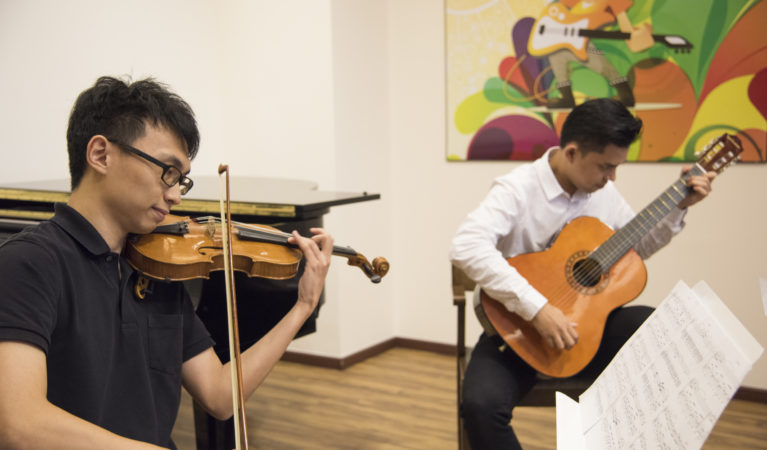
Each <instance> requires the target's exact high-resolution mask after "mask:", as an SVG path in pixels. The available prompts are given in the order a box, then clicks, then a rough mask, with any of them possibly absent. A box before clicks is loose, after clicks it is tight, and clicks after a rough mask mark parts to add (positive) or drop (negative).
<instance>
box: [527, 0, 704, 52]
mask: <svg viewBox="0 0 767 450" xmlns="http://www.w3.org/2000/svg"><path fill="white" fill-rule="evenodd" d="M593 22H594V20H593V18H592V17H591V16H589V15H586V14H574V13H573V12H572V11H571V10H568V9H567V8H565V7H564V6H563V5H561V4H559V3H555V4H552V5H551V6H549V7H548V8H546V10H545V11H544V14H543V15H542V16H541V17H540V18H539V19H538V20H537V21H536V22H535V25H533V29H532V31H531V33H530V40H529V41H528V43H527V50H528V52H529V53H530V54H531V55H533V56H546V55H548V54H550V53H552V52H554V51H556V50H559V49H562V48H566V49H568V50H570V51H571V52H573V53H574V54H575V56H577V57H578V59H580V60H586V58H587V53H586V43H587V42H588V39H589V38H597V39H621V40H629V39H630V38H631V34H630V33H625V32H622V31H605V30H598V29H592V27H594V25H593V24H592V23H593ZM650 36H652V39H653V41H654V42H655V43H658V44H663V45H665V46H666V47H668V48H670V49H674V50H675V51H677V52H689V51H690V50H691V49H692V44H691V43H690V41H688V40H687V39H685V38H683V37H682V36H678V35H673V34H670V35H667V34H651V35H650Z"/></svg>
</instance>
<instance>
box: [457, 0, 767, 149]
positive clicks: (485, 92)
mask: <svg viewBox="0 0 767 450" xmlns="http://www.w3.org/2000/svg"><path fill="white" fill-rule="evenodd" d="M616 11H618V12H621V13H623V14H619V13H616ZM623 20H627V21H628V23H629V26H630V27H629V29H631V28H632V27H633V28H646V30H647V35H648V36H651V37H652V38H651V40H650V41H649V44H647V46H645V47H644V48H638V47H637V46H636V45H633V46H632V45H631V41H633V39H632V40H629V39H628V36H629V35H628V34H625V32H624V31H625V25H626V23H625V22H624V23H621V21H623ZM445 27H446V52H447V54H446V59H447V158H448V160H450V161H467V160H517V161H525V160H532V159H536V158H537V157H538V156H540V155H541V154H542V153H543V152H545V151H546V149H547V148H548V147H550V146H553V145H557V144H558V143H559V138H558V135H559V130H560V129H561V127H562V123H563V122H564V119H565V118H566V117H567V114H568V113H569V111H570V110H571V109H572V106H570V105H571V103H570V100H569V97H568V96H569V95H572V101H573V102H574V104H576V105H577V104H580V103H582V102H583V101H585V100H586V99H589V98H599V97H614V98H616V99H619V100H621V101H623V102H624V103H625V104H626V105H627V106H629V109H630V110H631V111H632V112H633V113H634V114H636V115H637V116H638V117H640V118H641V119H642V120H643V122H644V124H645V127H644V130H643V132H642V135H641V137H640V139H638V140H637V141H636V142H635V143H634V144H632V146H631V149H630V152H629V161H695V159H696V158H695V156H694V154H695V152H696V151H698V150H700V149H701V148H703V147H704V146H705V144H706V143H707V142H709V141H711V140H712V139H714V138H716V137H717V136H720V135H721V134H723V133H730V134H735V135H737V136H738V137H739V138H740V141H741V142H742V143H743V148H744V151H743V154H742V160H743V161H750V162H765V161H767V154H766V152H767V2H766V1H763V0H634V1H633V2H632V1H631V0H590V1H586V0H560V1H553V2H552V1H544V0H446V10H445ZM622 29H623V31H622ZM592 55H595V56H593V57H592ZM597 58H598V59H597ZM584 60H588V61H591V62H588V63H587V62H584ZM594 61H597V63H595V62H594ZM563 67H564V68H565V69H566V72H563V70H564V69H563ZM555 73H556V74H557V76H555ZM558 78H562V79H565V80H564V81H563V80H560V79H558Z"/></svg>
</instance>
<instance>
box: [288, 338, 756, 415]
mask: <svg viewBox="0 0 767 450" xmlns="http://www.w3.org/2000/svg"><path fill="white" fill-rule="evenodd" d="M394 347H403V348H412V349H414V350H424V351H428V352H432V353H440V354H445V355H455V354H456V350H455V345H453V344H442V343H439V342H430V341H422V340H419V339H408V338H401V337H395V338H391V339H388V340H386V341H383V342H380V343H378V344H376V345H373V346H372V347H368V348H366V349H363V350H360V351H358V352H357V353H354V354H351V355H349V356H347V357H345V358H332V357H329V356H317V355H311V354H308V353H300V352H291V351H288V352H285V354H284V355H283V356H282V360H283V361H290V362H295V363H300V364H306V365H309V366H319V367H327V368H331V369H338V370H343V369H346V368H349V367H351V366H353V365H354V364H357V363H358V362H361V361H364V360H366V359H368V358H370V357H372V356H376V355H378V354H380V353H383V352H385V351H386V350H389V349H392V348H394ZM733 398H736V399H738V400H746V401H750V402H756V403H767V389H757V388H751V387H740V388H739V389H738V390H737V391H736V392H735V396H734V397H733Z"/></svg>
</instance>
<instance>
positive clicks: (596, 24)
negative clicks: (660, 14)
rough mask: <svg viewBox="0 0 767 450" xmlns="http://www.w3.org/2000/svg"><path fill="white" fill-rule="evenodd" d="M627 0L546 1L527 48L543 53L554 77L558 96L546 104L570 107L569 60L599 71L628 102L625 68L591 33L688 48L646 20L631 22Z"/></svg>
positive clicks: (638, 47)
mask: <svg viewBox="0 0 767 450" xmlns="http://www.w3.org/2000/svg"><path fill="white" fill-rule="evenodd" d="M631 5H632V2H631V1H630V0H560V1H559V2H556V3H551V4H550V5H548V6H546V8H545V9H544V10H543V12H542V14H541V16H540V17H539V18H538V20H537V21H536V22H535V24H534V25H533V27H532V29H531V30H530V37H529V38H528V43H527V51H528V53H529V54H530V55H531V56H534V57H537V58H543V57H546V58H548V62H549V65H550V67H551V71H552V73H553V74H554V78H556V88H557V90H558V91H559V93H560V96H559V97H549V98H548V100H547V104H546V107H547V109H558V108H573V107H574V106H575V98H574V97H573V91H572V87H571V86H572V83H571V81H570V67H569V65H570V63H578V64H580V65H582V66H584V67H586V68H587V69H589V70H592V71H594V72H596V73H598V74H600V75H602V76H603V77H604V78H605V79H606V80H607V81H608V82H609V83H610V85H611V86H612V87H613V88H614V89H615V90H616V92H617V97H616V99H617V100H619V101H620V102H621V103H623V104H624V105H626V106H628V107H633V106H634V105H635V103H636V101H635V99H634V92H633V89H632V87H631V86H630V85H629V82H628V79H627V78H626V76H625V75H624V74H621V73H619V72H618V70H617V69H616V68H615V66H613V64H612V63H611V62H610V60H609V59H607V58H606V57H605V55H604V54H603V52H602V51H600V50H599V49H598V48H597V47H596V46H595V45H594V43H593V42H591V39H592V38H600V39H622V40H625V41H626V44H627V46H628V48H629V50H631V51H632V52H641V51H644V50H647V49H648V48H650V47H652V46H653V45H654V44H655V43H661V44H663V45H665V46H667V47H669V48H672V49H675V50H676V51H685V52H689V51H690V49H692V44H691V43H690V42H689V41H687V39H685V38H683V37H682V36H676V35H661V34H652V27H651V26H650V25H649V24H647V23H645V24H642V25H640V26H639V27H634V26H633V25H632V24H631V21H630V20H629V18H628V15H627V13H626V10H627V9H628V8H630V7H631ZM616 22H617V24H618V27H619V28H620V30H621V31H605V30H601V29H600V28H601V27H603V26H605V25H608V24H611V23H616Z"/></svg>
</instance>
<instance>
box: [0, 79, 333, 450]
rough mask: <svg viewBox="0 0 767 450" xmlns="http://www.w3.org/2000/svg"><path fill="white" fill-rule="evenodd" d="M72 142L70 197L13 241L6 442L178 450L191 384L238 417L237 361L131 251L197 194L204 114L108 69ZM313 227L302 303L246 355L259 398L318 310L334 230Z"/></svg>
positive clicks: (75, 120)
mask: <svg viewBox="0 0 767 450" xmlns="http://www.w3.org/2000/svg"><path fill="white" fill-rule="evenodd" d="M67 145H68V151H69V165H70V173H71V183H72V194H71V197H70V199H69V201H68V202H67V203H66V204H57V205H56V206H55V215H54V217H53V218H52V219H51V220H50V221H46V222H43V223H41V224H39V225H37V226H35V227H31V228H29V229H26V230H24V231H22V232H21V233H19V234H17V235H15V236H14V237H12V238H10V239H9V240H8V241H7V242H6V243H4V244H3V245H2V246H0V273H2V274H3V276H2V278H0V380H2V382H0V447H2V448H73V449H84V448H99V449H104V448H109V449H118V448H157V447H163V448H168V447H170V448H174V447H175V445H174V444H173V442H172V440H171V437H170V434H171V430H172V428H173V424H174V422H175V418H176V414H177V412H178V407H179V402H180V396H181V386H182V385H183V386H184V388H186V390H187V391H188V392H189V393H190V394H191V395H192V397H194V398H195V400H196V401H197V402H198V403H199V404H200V405H202V406H203V407H204V408H205V409H206V410H207V411H208V412H209V413H210V414H211V415H213V416H214V417H216V418H219V419H221V420H225V419H227V418H228V417H230V416H231V415H232V412H233V408H232V395H231V392H232V385H231V376H230V371H229V364H228V363H227V364H226V365H222V364H221V362H220V360H219V359H218V357H217V356H216V354H215V353H214V351H213V349H212V341H211V339H210V337H209V335H208V333H207V331H206V330H205V327H204V325H203V324H202V322H200V320H199V319H198V318H197V316H196V315H195V312H194V307H193V306H192V303H191V300H190V298H189V296H188V294H187V293H186V291H185V289H184V288H183V285H182V284H181V283H154V285H153V289H152V291H151V292H150V293H148V295H147V296H146V298H143V299H140V298H138V297H137V296H135V295H134V290H133V285H134V284H135V282H136V277H137V273H136V271H135V270H134V269H133V268H131V266H130V265H129V264H128V263H127V261H126V259H125V257H124V256H123V255H122V252H123V249H124V247H125V243H126V239H127V238H128V236H129V235H130V234H145V233H149V232H151V231H152V230H153V229H154V228H155V227H156V226H157V225H158V224H159V223H160V222H161V221H162V220H163V218H164V217H165V216H166V215H167V214H168V213H169V212H170V210H171V208H173V207H174V206H175V205H177V204H178V203H179V202H180V200H181V196H182V195H183V194H185V193H187V192H188V191H189V189H191V188H192V185H193V183H192V180H191V179H190V178H189V177H188V173H189V170H190V161H191V159H193V158H194V156H195V154H196V153H197V150H198V146H199V133H198V130H197V125H196V121H195V118H194V114H193V112H192V110H191V108H190V107H189V105H188V104H187V103H186V102H185V101H184V100H183V99H181V98H180V97H179V96H177V95H176V94H174V93H172V92H170V91H169V90H168V89H167V88H166V87H165V86H164V85H162V84H160V83H157V82H155V81H154V80H151V79H146V80H141V81H136V82H133V83H126V82H124V81H122V80H119V79H115V78H110V77H102V78H100V79H99V80H98V81H97V82H96V83H95V84H94V86H92V87H91V88H89V89H87V90H85V91H84V92H82V93H81V94H80V96H79V97H78V98H77V100H76V102H75V105H74V107H73V109H72V112H71V115H70V118H69V126H68V130H67ZM311 231H312V233H313V236H312V237H311V238H304V237H301V236H300V235H298V233H296V232H294V233H293V236H292V237H291V238H290V239H289V241H290V242H291V243H293V244H296V245H297V246H298V247H299V248H300V249H301V250H302V251H303V254H304V258H305V264H306V266H305V270H304V274H303V276H302V278H301V280H300V281H299V287H298V301H297V302H296V304H295V306H294V307H293V308H292V309H291V310H290V311H289V312H288V314H287V315H286V316H285V317H284V318H283V319H282V320H281V321H280V322H279V323H278V324H277V325H276V326H275V327H274V328H273V329H272V330H271V331H270V332H269V333H268V334H267V335H266V336H265V337H264V338H262V339H261V340H260V341H259V342H257V343H256V344H254V345H253V346H252V347H250V348H249V349H248V350H247V351H245V352H244V353H243V354H242V358H241V361H242V372H243V391H244V396H245V398H247V397H248V396H249V395H250V394H252V393H253V392H254V391H255V389H256V388H257V387H258V386H259V384H260V383H261V382H262V381H263V380H264V379H265V377H266V376H267V374H268V373H269V371H270V370H271V368H272V367H273V366H274V364H275V363H276V362H277V361H278V360H279V358H280V356H281V355H282V354H283V352H284V351H285V349H286V348H287V346H288V344H289V343H290V341H291V340H292V338H293V337H294V335H295V334H296V332H297V331H298V330H299V328H300V327H301V325H302V324H303V323H304V321H305V320H306V318H308V317H309V315H310V314H311V313H312V311H313V310H314V309H315V307H316V306H317V303H318V300H319V297H320V293H321V291H322V288H323V285H324V281H325V277H326V275H327V271H328V268H329V265H330V255H331V251H332V248H333V238H332V237H331V236H330V235H329V234H327V233H326V232H325V231H324V230H322V229H312V230H311Z"/></svg>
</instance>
